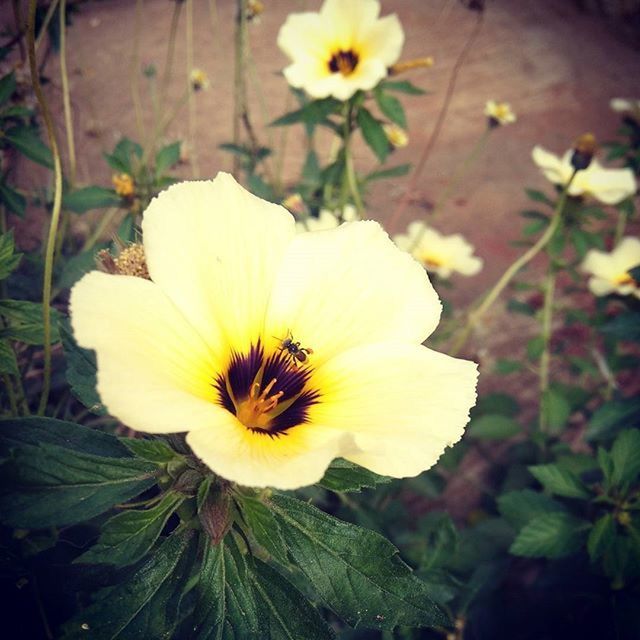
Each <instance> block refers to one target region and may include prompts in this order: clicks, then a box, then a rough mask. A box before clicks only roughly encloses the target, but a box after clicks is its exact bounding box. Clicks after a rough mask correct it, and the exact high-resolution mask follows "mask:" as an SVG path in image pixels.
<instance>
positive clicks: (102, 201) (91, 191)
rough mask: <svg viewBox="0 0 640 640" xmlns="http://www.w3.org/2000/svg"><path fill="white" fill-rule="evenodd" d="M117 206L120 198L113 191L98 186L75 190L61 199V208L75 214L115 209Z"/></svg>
mask: <svg viewBox="0 0 640 640" xmlns="http://www.w3.org/2000/svg"><path fill="white" fill-rule="evenodd" d="M119 204H120V196H119V195H118V194H117V193H116V192H115V191H114V190H113V189H105V188H104V187H98V186H91V187H84V188H82V189H76V190H75V191H72V192H70V193H66V194H65V195H64V197H63V199H62V206H63V208H64V209H69V211H73V212H75V213H85V212H86V211H91V210H92V209H102V208H104V207H117V206H118V205H119Z"/></svg>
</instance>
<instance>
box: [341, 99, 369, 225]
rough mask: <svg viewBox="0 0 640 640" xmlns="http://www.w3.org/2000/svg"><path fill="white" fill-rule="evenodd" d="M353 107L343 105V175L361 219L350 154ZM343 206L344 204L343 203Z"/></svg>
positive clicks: (355, 178)
mask: <svg viewBox="0 0 640 640" xmlns="http://www.w3.org/2000/svg"><path fill="white" fill-rule="evenodd" d="M352 109H353V106H352V104H351V103H350V102H347V103H346V105H345V113H344V129H343V131H344V134H343V135H344V141H343V145H344V167H345V174H346V179H347V184H348V186H349V191H350V193H351V197H352V198H353V204H354V205H355V206H356V210H357V211H358V215H359V216H360V218H362V214H363V212H364V204H363V202H362V196H361V194H360V189H359V188H358V179H357V177H356V171H355V168H354V166H353V154H352V153H351V133H352V129H351V118H352V114H353V111H352ZM343 204H344V203H343Z"/></svg>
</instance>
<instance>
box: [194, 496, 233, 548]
mask: <svg viewBox="0 0 640 640" xmlns="http://www.w3.org/2000/svg"><path fill="white" fill-rule="evenodd" d="M230 503H231V500H230V498H229V494H228V493H227V491H226V486H220V485H219V484H214V485H212V486H211V488H210V489H209V493H208V494H207V497H206V498H205V500H204V502H203V504H202V507H201V508H200V512H199V513H198V517H199V518H200V523H201V524H202V527H203V529H204V530H205V531H206V532H207V535H208V536H209V538H211V544H213V545H217V544H219V543H220V542H221V541H222V539H223V538H224V537H225V535H226V534H227V531H229V529H230V528H231V523H232V520H231V517H230V513H229V507H230Z"/></svg>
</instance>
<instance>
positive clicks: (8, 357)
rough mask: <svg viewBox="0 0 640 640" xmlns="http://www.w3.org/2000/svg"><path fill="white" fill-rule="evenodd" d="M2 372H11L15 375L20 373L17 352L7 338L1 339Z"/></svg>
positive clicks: (0, 370) (0, 357) (0, 360)
mask: <svg viewBox="0 0 640 640" xmlns="http://www.w3.org/2000/svg"><path fill="white" fill-rule="evenodd" d="M0 373H10V374H11V375H13V376H17V375H18V362H17V361H16V354H15V353H14V352H13V349H12V347H11V345H10V344H9V343H8V342H7V341H6V340H0Z"/></svg>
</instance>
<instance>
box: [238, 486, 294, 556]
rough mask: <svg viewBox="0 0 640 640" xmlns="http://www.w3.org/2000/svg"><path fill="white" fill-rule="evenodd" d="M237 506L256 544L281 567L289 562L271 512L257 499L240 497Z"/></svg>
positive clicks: (276, 522) (280, 533)
mask: <svg viewBox="0 0 640 640" xmlns="http://www.w3.org/2000/svg"><path fill="white" fill-rule="evenodd" d="M239 506H240V509H241V511H242V515H243V517H244V519H245V521H246V523H247V526H248V527H249V529H250V530H251V533H252V535H253V537H254V538H255V539H256V542H257V543H258V544H259V545H260V546H261V547H264V549H265V550H266V551H267V552H268V553H269V554H270V555H271V556H273V558H274V559H275V560H277V561H278V562H279V563H280V564H282V565H285V566H286V565H287V564H288V562H289V559H288V556H287V544H286V542H285V540H284V538H283V537H282V532H281V531H280V525H279V524H278V521H277V520H276V518H275V516H274V515H273V513H271V510H270V509H269V508H268V507H267V506H266V505H265V504H264V503H263V502H261V501H260V500H258V499H257V498H252V497H250V496H241V497H240V499H239Z"/></svg>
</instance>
